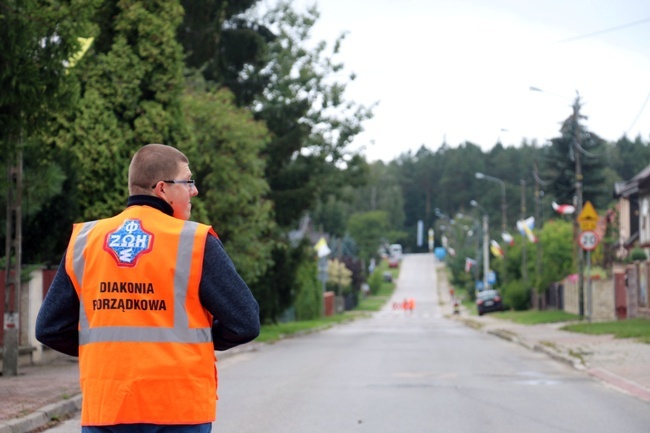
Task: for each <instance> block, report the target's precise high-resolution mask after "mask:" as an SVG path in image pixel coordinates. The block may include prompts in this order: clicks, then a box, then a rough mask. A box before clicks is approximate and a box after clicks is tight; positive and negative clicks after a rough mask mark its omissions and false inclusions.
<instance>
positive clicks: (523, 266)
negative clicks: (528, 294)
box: [521, 179, 529, 290]
mask: <svg viewBox="0 0 650 433" xmlns="http://www.w3.org/2000/svg"><path fill="white" fill-rule="evenodd" d="M525 221H526V181H525V180H523V179H521V222H522V223H523V224H525ZM521 236H522V244H521V276H522V278H523V279H524V285H525V286H526V290H528V289H529V287H528V266H527V264H526V243H527V239H526V233H523V234H522V235H521Z"/></svg>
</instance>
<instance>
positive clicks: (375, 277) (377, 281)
mask: <svg viewBox="0 0 650 433" xmlns="http://www.w3.org/2000/svg"><path fill="white" fill-rule="evenodd" d="M383 282H384V276H383V272H382V271H381V269H380V268H378V267H377V268H375V270H374V271H373V273H372V274H370V277H368V285H369V286H370V293H371V294H373V295H376V294H378V293H379V290H380V289H381V286H382V284H383Z"/></svg>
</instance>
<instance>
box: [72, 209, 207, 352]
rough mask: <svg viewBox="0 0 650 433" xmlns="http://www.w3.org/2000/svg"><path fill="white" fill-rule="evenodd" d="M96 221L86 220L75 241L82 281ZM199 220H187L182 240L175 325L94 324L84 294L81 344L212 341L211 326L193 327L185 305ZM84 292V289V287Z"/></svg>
mask: <svg viewBox="0 0 650 433" xmlns="http://www.w3.org/2000/svg"><path fill="white" fill-rule="evenodd" d="M95 223H96V222H92V223H86V224H85V225H84V227H83V228H82V229H81V231H80V232H79V235H78V236H77V239H76V240H75V244H74V248H73V250H74V257H73V268H74V273H75V275H76V276H77V281H79V284H81V283H82V281H83V280H82V278H83V273H84V267H85V259H84V256H83V251H84V250H85V248H86V245H87V243H88V233H89V232H90V230H91V229H92V228H93V227H94V225H95ZM197 228H198V224H197V223H194V222H191V221H185V223H184V225H183V228H182V229H181V234H180V240H179V243H178V253H177V260H176V270H175V272H174V326H173V327H172V328H162V327H157V328H154V327H135V326H107V327H97V328H90V327H89V324H88V318H87V317H86V312H85V309H84V300H83V297H80V299H79V302H80V313H79V328H80V329H79V345H84V344H88V343H97V342H152V343H209V342H211V341H212V332H211V328H189V317H188V315H187V310H186V309H185V301H186V299H187V290H188V286H189V278H190V271H191V267H192V250H193V246H194V236H195V233H196V229H197ZM82 293H83V291H82Z"/></svg>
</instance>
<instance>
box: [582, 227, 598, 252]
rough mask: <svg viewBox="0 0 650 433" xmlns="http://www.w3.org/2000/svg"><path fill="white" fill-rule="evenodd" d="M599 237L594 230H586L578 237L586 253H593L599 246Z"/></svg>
mask: <svg viewBox="0 0 650 433" xmlns="http://www.w3.org/2000/svg"><path fill="white" fill-rule="evenodd" d="M599 241H600V239H598V235H597V234H596V232H594V231H593V230H585V231H583V232H580V235H578V243H579V244H580V247H582V249H583V250H585V251H591V250H593V249H595V248H596V247H597V246H598V242H599Z"/></svg>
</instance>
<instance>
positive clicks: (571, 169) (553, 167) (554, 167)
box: [543, 97, 611, 208]
mask: <svg viewBox="0 0 650 433" xmlns="http://www.w3.org/2000/svg"><path fill="white" fill-rule="evenodd" d="M581 106H582V104H581V103H580V99H579V97H578V98H576V100H575V102H574V111H573V113H572V114H571V115H570V116H569V117H568V118H567V119H566V120H565V121H564V122H563V124H562V127H561V128H560V133H561V136H560V137H557V138H553V139H552V140H551V145H550V146H549V147H548V148H546V153H545V159H544V168H543V172H544V176H545V178H546V179H548V180H552V182H551V183H550V184H549V185H548V187H547V189H548V190H549V192H551V193H552V194H553V195H554V196H555V197H556V198H557V200H558V202H559V203H572V202H573V197H574V196H575V194H576V187H575V183H576V170H577V167H576V165H577V161H578V162H579V165H580V173H581V175H582V202H583V203H585V202H586V201H587V200H589V201H591V202H592V203H593V205H594V206H595V207H596V208H604V207H606V206H607V205H608V204H609V197H610V196H611V193H609V191H611V189H610V190H608V189H607V188H604V182H605V172H604V168H605V142H604V140H602V139H601V138H600V137H598V136H597V135H596V134H594V133H590V132H588V131H587V130H586V128H585V127H584V126H582V125H581V124H580V121H581V120H582V119H583V118H584V116H582V115H581V114H580V108H581Z"/></svg>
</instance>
